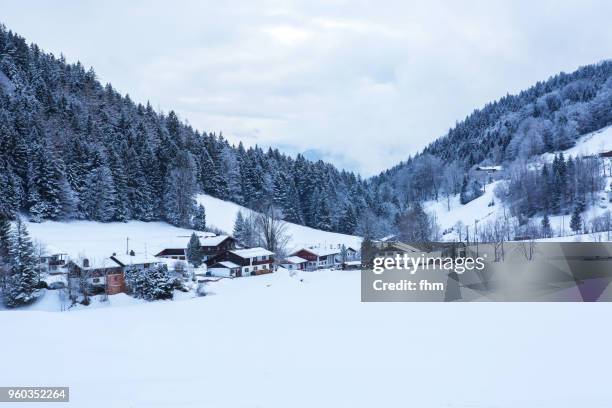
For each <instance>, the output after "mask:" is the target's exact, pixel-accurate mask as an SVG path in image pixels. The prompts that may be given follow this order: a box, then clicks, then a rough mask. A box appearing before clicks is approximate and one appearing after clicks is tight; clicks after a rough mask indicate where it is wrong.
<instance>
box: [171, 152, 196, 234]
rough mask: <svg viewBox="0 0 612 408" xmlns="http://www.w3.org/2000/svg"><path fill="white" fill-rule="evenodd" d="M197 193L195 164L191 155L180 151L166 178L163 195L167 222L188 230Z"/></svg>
mask: <svg viewBox="0 0 612 408" xmlns="http://www.w3.org/2000/svg"><path fill="white" fill-rule="evenodd" d="M197 191H198V186H197V181H196V177H195V162H194V160H193V157H192V155H191V153H189V152H187V151H180V152H179V153H178V154H177V157H176V160H175V161H174V163H173V166H172V168H171V170H170V172H169V173H168V177H167V178H166V192H165V194H164V210H165V217H166V220H167V221H168V222H170V223H171V224H174V225H176V226H179V227H185V228H189V227H190V226H191V220H192V218H193V214H194V212H195V209H196V201H195V198H194V196H195V194H196V193H197Z"/></svg>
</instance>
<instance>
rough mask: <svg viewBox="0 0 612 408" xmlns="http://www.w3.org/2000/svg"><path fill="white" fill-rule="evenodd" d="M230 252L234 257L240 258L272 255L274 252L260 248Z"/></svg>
mask: <svg viewBox="0 0 612 408" xmlns="http://www.w3.org/2000/svg"><path fill="white" fill-rule="evenodd" d="M230 252H231V253H232V254H234V255H238V256H239V257H241V258H254V257H256V256H266V255H274V252H270V251H268V250H267V249H265V248H261V247H255V248H247V249H234V250H232V251H230Z"/></svg>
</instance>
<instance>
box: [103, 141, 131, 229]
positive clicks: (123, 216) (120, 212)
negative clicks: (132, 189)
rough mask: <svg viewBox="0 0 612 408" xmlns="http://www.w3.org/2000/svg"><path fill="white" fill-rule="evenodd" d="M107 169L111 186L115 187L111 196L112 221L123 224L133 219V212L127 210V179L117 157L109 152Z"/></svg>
mask: <svg viewBox="0 0 612 408" xmlns="http://www.w3.org/2000/svg"><path fill="white" fill-rule="evenodd" d="M109 169H110V171H111V174H112V177H113V185H114V187H115V189H114V192H115V194H113V202H112V203H111V207H112V208H114V210H115V211H114V213H115V214H114V218H113V219H114V220H115V221H121V222H125V221H127V220H129V219H131V218H133V217H134V214H133V212H132V211H131V210H130V208H129V206H128V205H129V203H130V200H129V196H128V177H127V175H126V173H125V169H124V167H123V163H122V162H121V160H120V159H119V157H118V155H117V154H116V153H115V152H114V151H111V152H110V154H109Z"/></svg>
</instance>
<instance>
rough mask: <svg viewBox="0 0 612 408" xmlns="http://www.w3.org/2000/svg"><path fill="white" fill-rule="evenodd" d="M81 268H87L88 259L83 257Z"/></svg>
mask: <svg viewBox="0 0 612 408" xmlns="http://www.w3.org/2000/svg"><path fill="white" fill-rule="evenodd" d="M83 268H89V259H87V258H83Z"/></svg>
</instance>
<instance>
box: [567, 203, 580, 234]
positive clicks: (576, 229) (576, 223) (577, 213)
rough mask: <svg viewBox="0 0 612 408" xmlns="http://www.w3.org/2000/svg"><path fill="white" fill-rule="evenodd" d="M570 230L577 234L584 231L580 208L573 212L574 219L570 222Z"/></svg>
mask: <svg viewBox="0 0 612 408" xmlns="http://www.w3.org/2000/svg"><path fill="white" fill-rule="evenodd" d="M570 228H571V229H572V231H574V233H575V234H577V233H578V232H579V231H580V230H581V229H582V215H581V213H580V208H579V207H578V206H576V207H575V208H574V211H573V212H572V218H571V220H570Z"/></svg>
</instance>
